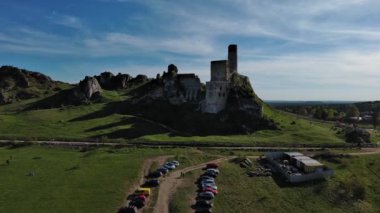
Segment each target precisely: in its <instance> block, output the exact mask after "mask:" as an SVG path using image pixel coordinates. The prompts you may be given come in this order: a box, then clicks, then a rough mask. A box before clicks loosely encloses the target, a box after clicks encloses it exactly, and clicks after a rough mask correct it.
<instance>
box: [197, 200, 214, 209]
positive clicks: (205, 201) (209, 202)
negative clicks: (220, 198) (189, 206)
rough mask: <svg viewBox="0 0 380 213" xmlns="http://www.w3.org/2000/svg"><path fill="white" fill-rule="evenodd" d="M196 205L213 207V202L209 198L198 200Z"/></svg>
mask: <svg viewBox="0 0 380 213" xmlns="http://www.w3.org/2000/svg"><path fill="white" fill-rule="evenodd" d="M195 206H196V207H207V208H212V207H213V203H212V202H211V201H209V200H198V201H197V202H196V203H195Z"/></svg>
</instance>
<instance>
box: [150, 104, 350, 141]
mask: <svg viewBox="0 0 380 213" xmlns="http://www.w3.org/2000/svg"><path fill="white" fill-rule="evenodd" d="M264 114H265V116H267V117H269V118H271V119H273V120H274V121H275V122H276V123H277V124H278V126H279V127H280V130H261V131H257V132H255V133H253V134H250V135H231V136H219V135H211V136H193V137H179V136H177V137H172V136H170V135H169V134H157V135H147V136H144V137H143V139H145V140H147V141H161V142H163V141H172V142H182V143H183V142H199V143H202V142H214V143H221V144H222V143H241V144H250V145H252V144H253V145H255V144H273V145H281V144H285V145H289V144H322V145H323V144H343V143H344V140H343V139H342V138H341V137H339V136H338V135H337V134H336V131H335V130H333V129H332V128H331V127H332V125H331V124H328V123H323V122H315V121H309V120H305V119H302V118H297V117H294V116H292V115H290V114H286V113H283V112H280V111H275V110H273V109H271V108H270V107H268V106H266V107H265V108H264ZM293 121H294V123H293Z"/></svg>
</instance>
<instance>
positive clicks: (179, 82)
mask: <svg viewBox="0 0 380 213" xmlns="http://www.w3.org/2000/svg"><path fill="white" fill-rule="evenodd" d="M135 79H141V80H140V81H144V80H146V79H147V77H146V76H145V77H144V76H141V75H138V76H137V77H136V78H135ZM201 87H202V84H201V82H200V79H199V78H198V76H196V75H195V74H178V68H177V66H175V65H174V64H170V65H169V66H168V70H167V72H164V73H163V75H162V77H161V76H160V75H159V74H158V75H157V77H156V79H154V80H152V81H151V82H150V84H149V85H147V86H146V88H147V89H146V90H145V93H144V94H143V95H141V96H137V97H136V98H135V99H134V101H133V102H134V103H136V104H137V103H139V102H140V101H143V102H152V101H153V100H160V101H168V102H169V103H170V104H173V105H181V104H184V103H196V104H198V102H199V101H200V97H201V96H200V90H201Z"/></svg>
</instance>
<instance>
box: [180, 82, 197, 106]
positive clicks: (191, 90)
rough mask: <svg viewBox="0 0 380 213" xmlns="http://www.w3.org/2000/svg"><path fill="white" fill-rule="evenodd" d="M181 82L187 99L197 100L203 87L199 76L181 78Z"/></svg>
mask: <svg viewBox="0 0 380 213" xmlns="http://www.w3.org/2000/svg"><path fill="white" fill-rule="evenodd" d="M179 83H180V85H181V87H182V88H183V90H184V93H185V94H184V95H185V99H186V100H188V101H196V100H197V99H198V94H199V91H200V89H201V82H200V80H199V78H181V79H179Z"/></svg>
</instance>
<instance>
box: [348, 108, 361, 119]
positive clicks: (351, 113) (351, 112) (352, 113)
mask: <svg viewBox="0 0 380 213" xmlns="http://www.w3.org/2000/svg"><path fill="white" fill-rule="evenodd" d="M359 115H360V112H359V109H358V108H357V107H356V106H355V105H351V106H349V107H348V110H347V116H348V117H358V116H359Z"/></svg>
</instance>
